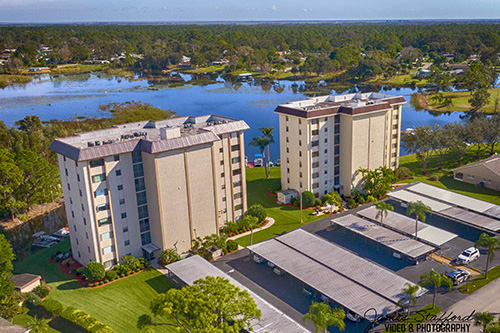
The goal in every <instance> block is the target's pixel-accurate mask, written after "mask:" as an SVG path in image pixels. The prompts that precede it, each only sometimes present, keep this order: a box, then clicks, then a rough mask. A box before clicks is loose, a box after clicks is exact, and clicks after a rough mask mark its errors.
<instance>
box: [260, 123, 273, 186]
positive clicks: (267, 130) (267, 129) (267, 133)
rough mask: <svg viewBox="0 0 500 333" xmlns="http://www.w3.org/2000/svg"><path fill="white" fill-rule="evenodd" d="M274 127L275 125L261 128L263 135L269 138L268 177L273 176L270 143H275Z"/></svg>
mask: <svg viewBox="0 0 500 333" xmlns="http://www.w3.org/2000/svg"><path fill="white" fill-rule="evenodd" d="M273 129H274V127H261V128H259V131H261V133H262V135H263V136H264V138H266V140H267V145H266V147H267V179H269V177H271V165H270V164H271V159H270V154H269V145H270V144H271V143H274V137H273Z"/></svg>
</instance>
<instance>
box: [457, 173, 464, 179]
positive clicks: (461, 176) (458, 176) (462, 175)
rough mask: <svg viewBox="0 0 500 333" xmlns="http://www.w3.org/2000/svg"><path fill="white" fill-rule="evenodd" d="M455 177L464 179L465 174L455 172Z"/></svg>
mask: <svg viewBox="0 0 500 333" xmlns="http://www.w3.org/2000/svg"><path fill="white" fill-rule="evenodd" d="M455 179H460V180H462V179H464V174H463V173H461V172H457V173H456V174H455Z"/></svg>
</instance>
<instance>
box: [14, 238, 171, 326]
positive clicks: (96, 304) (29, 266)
mask: <svg viewBox="0 0 500 333" xmlns="http://www.w3.org/2000/svg"><path fill="white" fill-rule="evenodd" d="M69 247H70V244H69V240H66V241H64V242H61V243H59V244H57V245H55V246H53V247H51V248H49V249H45V250H41V251H39V252H36V253H35V254H33V255H32V256H30V257H28V258H26V259H25V260H23V261H21V262H16V263H15V266H14V272H15V273H32V274H39V275H41V276H42V277H43V278H44V279H45V280H46V282H47V284H48V285H49V286H50V287H51V288H52V293H51V295H50V296H49V298H52V299H55V300H58V301H59V302H61V303H62V304H63V306H64V307H68V306H74V307H75V308H77V309H80V310H82V311H84V312H86V313H88V314H89V315H91V316H93V317H95V318H96V319H97V320H99V321H101V322H102V323H104V324H106V325H109V326H110V327H112V328H114V329H115V330H117V331H118V332H138V331H139V330H138V329H137V328H136V323H137V318H138V317H139V316H140V315H142V314H145V313H149V304H150V302H151V300H152V299H153V298H154V297H155V296H156V295H158V293H162V292H166V291H167V290H168V289H170V288H172V287H173V285H172V283H171V282H170V280H169V279H168V278H167V277H166V276H164V275H163V274H162V273H160V272H159V271H157V270H155V269H150V270H146V271H144V272H141V273H138V274H135V275H133V276H130V277H127V278H124V279H121V280H118V281H115V282H112V283H110V284H107V285H105V286H103V287H99V288H93V289H88V288H82V287H81V286H80V285H79V283H78V282H77V281H76V280H74V279H71V278H70V277H69V276H68V275H66V274H65V273H63V272H61V270H60V269H59V266H58V265H57V264H55V263H49V262H48V259H49V258H50V257H51V256H52V255H53V254H54V253H55V252H57V251H67V250H68V249H69ZM15 319H16V321H19V322H22V321H28V320H29V318H27V317H26V315H23V317H20V318H17V317H16V318H15ZM162 329H163V331H162V332H175V329H174V328H172V327H162Z"/></svg>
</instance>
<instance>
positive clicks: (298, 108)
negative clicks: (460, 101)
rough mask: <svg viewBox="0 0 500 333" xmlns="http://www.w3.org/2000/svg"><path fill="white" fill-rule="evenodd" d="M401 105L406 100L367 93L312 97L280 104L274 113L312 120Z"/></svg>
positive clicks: (400, 97)
mask: <svg viewBox="0 0 500 333" xmlns="http://www.w3.org/2000/svg"><path fill="white" fill-rule="evenodd" d="M403 103H406V100H405V99H404V98H403V97H402V96H394V95H388V94H382V93H376V92H368V93H355V94H345V95H325V96H318V97H312V98H309V99H306V100H301V101H294V102H289V103H286V104H281V105H279V106H278V107H277V108H276V109H275V110H274V111H275V112H277V113H283V114H289V115H292V116H297V117H302V118H314V117H321V116H325V115H331V114H337V113H344V114H350V115H356V114H361V113H366V112H372V111H379V110H385V109H389V108H391V107H392V106H393V105H397V104H403Z"/></svg>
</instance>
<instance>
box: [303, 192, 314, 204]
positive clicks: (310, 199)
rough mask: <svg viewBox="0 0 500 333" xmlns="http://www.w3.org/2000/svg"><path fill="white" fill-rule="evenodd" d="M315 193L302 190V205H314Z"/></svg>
mask: <svg viewBox="0 0 500 333" xmlns="http://www.w3.org/2000/svg"><path fill="white" fill-rule="evenodd" d="M314 200H315V198H314V194H313V193H312V192H311V191H304V192H302V206H304V207H312V206H314Z"/></svg>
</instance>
